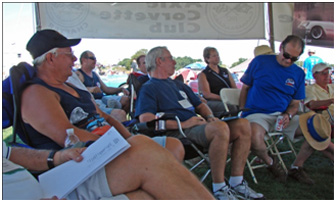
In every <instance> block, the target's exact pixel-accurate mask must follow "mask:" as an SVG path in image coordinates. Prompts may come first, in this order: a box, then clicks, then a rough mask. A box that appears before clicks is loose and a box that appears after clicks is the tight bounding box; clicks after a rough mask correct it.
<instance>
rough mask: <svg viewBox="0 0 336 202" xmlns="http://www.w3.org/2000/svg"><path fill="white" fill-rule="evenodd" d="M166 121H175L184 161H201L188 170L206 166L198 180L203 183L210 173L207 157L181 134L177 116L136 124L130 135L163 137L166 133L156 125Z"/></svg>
mask: <svg viewBox="0 0 336 202" xmlns="http://www.w3.org/2000/svg"><path fill="white" fill-rule="evenodd" d="M168 119H175V120H176V122H177V125H178V128H179V129H178V130H179V132H180V134H181V135H182V136H183V138H180V141H181V142H182V144H183V146H184V148H185V151H186V154H185V158H184V160H188V159H192V158H195V157H200V158H201V160H199V161H198V162H197V163H195V164H194V165H193V166H192V167H191V168H190V169H189V170H190V171H194V170H195V169H197V168H199V167H200V165H202V164H205V165H206V166H207V170H206V172H205V173H204V174H203V176H202V177H201V178H200V181H201V182H203V181H204V180H205V179H206V178H207V176H208V175H209V174H210V172H211V169H210V160H209V157H208V156H207V155H206V154H204V153H203V152H202V151H201V149H202V148H201V147H200V146H198V145H196V144H194V143H193V142H192V141H191V140H189V139H188V138H187V136H186V135H185V133H184V132H183V129H182V126H181V122H180V120H179V118H178V117H177V116H175V115H173V114H164V115H162V116H161V117H159V118H157V119H155V120H152V121H149V122H145V123H137V124H135V125H134V126H133V127H132V128H131V133H133V134H139V133H141V134H145V135H147V136H149V137H154V136H164V135H165V132H166V131H165V130H162V128H161V127H158V125H162V122H164V121H165V120H168ZM158 128H161V129H158Z"/></svg>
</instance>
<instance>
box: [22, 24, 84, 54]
mask: <svg viewBox="0 0 336 202" xmlns="http://www.w3.org/2000/svg"><path fill="white" fill-rule="evenodd" d="M80 41H81V39H67V38H65V37H64V36H63V35H61V34H60V33H58V32H57V31H55V30H51V29H45V30H41V31H37V32H36V33H35V34H34V35H33V36H32V38H31V39H30V40H29V41H28V43H27V47H26V48H27V50H28V51H29V52H30V54H31V55H32V57H33V59H36V58H37V57H39V56H41V55H43V54H44V53H46V52H48V51H50V50H51V49H53V48H65V47H71V46H75V45H77V44H79V42H80Z"/></svg>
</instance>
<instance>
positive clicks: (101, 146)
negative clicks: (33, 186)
mask: <svg viewBox="0 0 336 202" xmlns="http://www.w3.org/2000/svg"><path fill="white" fill-rule="evenodd" d="M129 147H130V145H129V144H128V142H127V141H126V140H125V139H124V138H123V137H122V136H121V135H120V133H119V132H118V131H117V130H116V129H115V128H114V127H111V129H109V130H108V131H107V132H106V133H105V134H104V135H103V136H101V137H100V138H99V139H98V140H96V141H95V142H94V143H93V144H91V145H90V146H89V147H88V148H87V149H86V150H85V151H84V152H83V153H82V156H83V160H82V161H81V162H75V161H73V160H71V161H68V162H66V163H64V164H62V165H59V166H57V167H55V168H53V169H51V170H49V171H47V172H45V173H43V174H41V175H40V176H39V181H40V185H41V187H42V189H43V191H44V194H45V197H52V196H57V197H58V198H59V199H61V198H64V197H65V196H66V195H68V194H69V193H70V192H71V191H73V190H74V189H75V188H77V187H78V186H79V185H80V184H81V183H83V182H84V181H85V180H86V179H88V178H89V177H90V176H92V175H93V174H94V173H95V172H97V170H99V169H101V168H102V167H104V166H105V165H106V164H107V163H109V162H110V161H112V160H113V159H114V158H116V157H117V156H118V155H119V154H121V153H122V152H124V151H125V150H126V149H128V148H129Z"/></svg>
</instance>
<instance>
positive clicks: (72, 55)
mask: <svg viewBox="0 0 336 202" xmlns="http://www.w3.org/2000/svg"><path fill="white" fill-rule="evenodd" d="M54 54H55V55H60V54H64V55H70V57H71V58H73V57H76V56H75V54H74V52H73V51H71V52H55V53H54Z"/></svg>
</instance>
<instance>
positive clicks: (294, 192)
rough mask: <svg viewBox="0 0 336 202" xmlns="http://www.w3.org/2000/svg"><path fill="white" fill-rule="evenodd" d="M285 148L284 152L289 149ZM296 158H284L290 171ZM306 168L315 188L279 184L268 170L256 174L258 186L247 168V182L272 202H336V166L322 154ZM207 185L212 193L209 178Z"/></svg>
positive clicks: (295, 183)
mask: <svg viewBox="0 0 336 202" xmlns="http://www.w3.org/2000/svg"><path fill="white" fill-rule="evenodd" d="M301 144H302V141H301V142H297V143H295V144H294V147H295V149H296V151H299V149H300V146H301ZM284 145H285V144H282V145H280V146H279V148H280V149H289V148H287V146H284ZM294 159H295V158H294V155H292V154H288V155H284V156H283V160H284V162H285V164H286V166H287V168H288V167H289V166H290V165H291V164H292V162H293V161H294ZM230 166H231V165H230V164H228V165H227V169H226V172H225V176H226V177H227V178H228V177H229V176H230V169H231V168H230ZM304 168H305V169H306V172H307V173H308V174H309V176H310V177H311V178H312V179H313V180H314V181H315V184H314V185H306V184H300V183H299V182H298V181H296V180H295V179H293V178H290V177H289V178H287V182H286V183H280V182H278V181H275V180H274V178H273V176H272V174H271V173H270V172H269V171H268V170H267V169H266V168H260V169H256V170H254V173H255V176H256V177H257V179H258V184H255V183H254V182H253V180H252V177H251V175H250V172H249V170H248V168H247V167H245V172H244V178H245V179H246V180H247V182H248V183H249V186H250V187H251V188H252V189H254V190H255V191H257V192H260V193H263V194H264V196H265V197H266V199H268V200H334V165H333V163H332V162H331V161H330V160H329V159H327V158H326V157H325V156H323V154H322V153H321V152H314V154H313V155H312V156H311V157H310V158H309V159H308V160H307V161H306V162H305V164H304ZM205 170H206V169H205V168H203V169H200V170H198V171H197V172H195V173H196V175H197V176H199V177H201V175H202V174H203V173H204V172H205ZM204 184H205V185H206V186H207V187H208V189H209V190H212V187H211V176H208V177H207V179H206V180H205V181H204Z"/></svg>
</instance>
